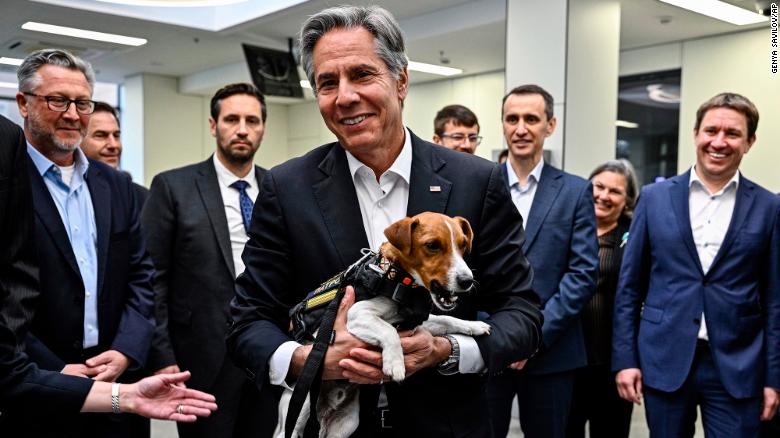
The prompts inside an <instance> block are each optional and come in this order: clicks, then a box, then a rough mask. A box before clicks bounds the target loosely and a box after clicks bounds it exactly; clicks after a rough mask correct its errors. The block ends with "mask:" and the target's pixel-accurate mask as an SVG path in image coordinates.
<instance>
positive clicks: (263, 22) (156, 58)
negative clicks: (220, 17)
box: [0, 0, 760, 82]
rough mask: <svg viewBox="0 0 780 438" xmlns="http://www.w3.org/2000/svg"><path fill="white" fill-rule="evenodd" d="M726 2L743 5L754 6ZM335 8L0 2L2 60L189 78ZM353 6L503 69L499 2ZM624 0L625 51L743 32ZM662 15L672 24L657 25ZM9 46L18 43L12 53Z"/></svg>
mask: <svg viewBox="0 0 780 438" xmlns="http://www.w3.org/2000/svg"><path fill="white" fill-rule="evenodd" d="M44 1H49V0H44ZM80 1H81V2H82V3H83V2H84V0H80ZM569 1H579V0H569ZM729 1H730V2H731V3H735V4H738V5H743V6H748V5H750V4H752V2H753V0H729ZM60 3H62V2H60ZM95 3H97V2H95ZM339 3H341V2H334V1H333V0H310V1H305V2H302V3H300V4H298V5H295V6H292V7H289V8H287V9H283V10H280V11H278V12H274V13H272V14H270V15H266V16H263V17H260V18H256V19H252V20H249V21H247V22H245V23H242V24H239V25H236V26H233V27H229V28H227V29H224V30H222V31H219V32H212V31H206V30H200V29H194V28H189V27H183V26H177V25H171V24H163V23H160V22H155V21H145V20H140V19H135V18H125V17H119V16H114V15H108V14H103V13H98V12H94V11H85V10H81V9H74V8H68V7H63V6H55V5H52V4H47V3H40V2H33V1H29V0H0V11H1V12H2V13H0V56H12V57H24V56H25V55H26V53H28V52H29V51H31V50H35V49H37V48H43V47H64V48H68V49H71V50H73V51H75V52H77V53H79V54H80V55H82V56H83V57H84V58H86V59H88V60H89V61H91V62H92V63H93V65H94V66H95V68H96V70H97V72H98V79H99V80H102V81H112V82H121V81H122V80H123V78H125V77H127V76H132V75H137V74H141V73H153V74H162V75H171V76H187V75H193V74H196V73H199V72H203V71H206V70H210V69H214V68H216V67H219V66H223V65H227V64H237V63H242V62H243V60H244V55H243V52H242V49H241V43H249V44H254V45H260V46H266V47H272V48H277V49H282V50H286V49H287V39H288V38H292V37H294V36H295V33H296V32H297V31H298V28H299V26H300V25H301V23H302V22H303V21H304V20H305V19H306V17H307V16H309V15H311V14H312V13H315V12H317V11H319V10H320V9H322V8H324V7H327V6H330V5H333V4H339ZM353 3H356V4H377V3H378V4H380V5H382V6H383V7H385V8H387V9H388V10H390V11H391V12H392V13H393V14H394V15H395V17H396V18H397V19H398V20H399V22H400V23H401V27H402V28H403V29H404V32H405V33H406V36H407V52H408V54H409V57H410V58H411V59H413V60H415V61H422V62H429V63H439V58H440V51H442V50H443V51H444V54H445V56H446V57H447V58H449V59H450V64H449V65H450V66H453V67H458V68H462V69H463V70H464V74H476V73H482V72H487V71H496V70H502V69H503V68H504V34H505V27H506V22H505V17H504V15H505V10H506V4H505V0H424V1H409V0H378V1H376V0H375V1H355V2H353ZM620 3H621V10H622V23H621V48H622V49H629V48H636V47H644V46H650V45H655V44H659V43H665V42H672V41H680V40H685V39H691V38H698V37H703V36H708V35H714V34H721V33H728V32H737V31H741V30H744V29H745V27H739V26H734V25H730V24H728V23H723V22H719V21H717V20H714V19H710V18H707V17H704V16H701V15H698V14H695V13H691V12H688V11H685V10H682V9H679V8H676V7H673V6H669V5H667V4H664V3H661V2H659V1H657V0H620ZM233 7H240V6H233ZM165 9H168V8H162V9H161V11H160V14H165V13H166V11H165ZM661 17H665V19H664V20H663V21H667V20H669V22H668V23H667V24H662V23H661V21H662V20H661ZM26 21H39V22H44V23H50V24H57V25H63V26H71V27H79V28H85V29H89V30H95V31H101V32H110V33H118V34H122V35H127V36H134V37H142V38H146V39H147V40H149V42H148V44H146V45H145V46H141V47H123V46H117V45H113V44H108V43H98V42H92V41H87V40H80V39H76V38H69V37H61V36H54V35H46V34H42V33H37V32H31V31H26V30H22V29H21V28H20V26H21V25H22V24H23V23H24V22H26ZM759 26H760V25H759ZM753 27H755V26H753ZM748 28H750V27H748ZM15 44H18V45H17V46H16V47H14V45H15ZM13 71H14V69H13V68H12V67H8V66H0V73H1V72H5V73H6V76H8V73H11V72H13ZM437 78H438V77H437V76H432V75H428V74H422V73H414V74H413V75H412V78H411V79H412V82H420V81H427V80H433V79H437Z"/></svg>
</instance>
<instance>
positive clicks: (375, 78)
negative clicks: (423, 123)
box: [312, 27, 408, 156]
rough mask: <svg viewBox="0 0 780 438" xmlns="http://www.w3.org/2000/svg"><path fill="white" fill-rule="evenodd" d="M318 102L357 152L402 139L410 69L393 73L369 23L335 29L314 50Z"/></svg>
mask: <svg viewBox="0 0 780 438" xmlns="http://www.w3.org/2000/svg"><path fill="white" fill-rule="evenodd" d="M312 65H313V68H314V80H315V82H316V84H315V87H316V89H317V104H318V105H319V108H320V114H322V118H323V120H324V121H325V124H326V125H327V126H328V129H330V130H331V132H333V134H335V135H336V137H337V138H338V140H339V142H340V143H341V145H342V146H343V147H344V148H345V149H346V150H348V151H349V152H351V153H352V154H353V155H356V156H359V155H361V154H366V153H368V154H370V153H372V152H373V151H375V150H379V149H383V148H384V149H387V148H392V147H396V146H398V145H401V144H403V139H404V129H403V122H402V119H401V106H402V103H403V100H404V98H406V90H407V79H408V77H407V73H406V71H405V70H404V71H403V72H401V74H400V77H399V78H398V79H395V78H394V77H393V75H392V74H391V73H390V71H389V69H388V68H387V65H386V64H385V62H384V61H383V60H382V59H381V58H380V57H379V56H378V55H377V54H376V51H375V48H374V36H373V35H372V34H371V33H370V32H369V31H367V30H366V29H364V28H362V27H360V28H354V29H335V30H331V31H329V32H327V33H325V35H323V36H322V37H321V38H320V39H319V41H317V44H316V45H315V46H314V50H313V52H312Z"/></svg>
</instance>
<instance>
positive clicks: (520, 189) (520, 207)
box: [504, 158, 544, 227]
mask: <svg viewBox="0 0 780 438" xmlns="http://www.w3.org/2000/svg"><path fill="white" fill-rule="evenodd" d="M504 164H505V165H506V175H507V180H508V181H507V183H508V184H509V193H511V194H512V202H513V203H514V204H515V207H517V211H518V212H520V216H522V217H523V226H524V227H525V226H527V225H528V213H529V212H530V211H531V205H532V204H533V203H534V196H535V195H536V187H537V186H538V185H539V179H540V178H541V177H542V167H544V158H542V159H541V160H539V162H538V163H536V166H534V168H533V170H532V171H531V173H530V174H529V175H528V180H527V181H526V184H525V186H522V185H520V180H519V179H517V174H516V173H515V170H514V169H512V166H511V165H510V164H509V160H506V163H504Z"/></svg>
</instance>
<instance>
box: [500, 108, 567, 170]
mask: <svg viewBox="0 0 780 438" xmlns="http://www.w3.org/2000/svg"><path fill="white" fill-rule="evenodd" d="M544 105H545V104H544V98H543V97H542V95H541V94H511V95H509V96H508V97H507V99H506V102H504V108H503V114H502V117H501V118H502V124H503V128H504V137H505V138H506V143H507V145H508V147H509V155H510V156H511V159H513V160H514V161H517V162H519V161H532V162H533V163H534V164H535V163H538V162H539V160H541V159H542V152H543V148H544V140H545V139H546V138H547V137H549V136H551V135H552V133H553V132H555V124H556V119H555V117H553V118H552V119H550V120H547V114H546V113H545V111H544Z"/></svg>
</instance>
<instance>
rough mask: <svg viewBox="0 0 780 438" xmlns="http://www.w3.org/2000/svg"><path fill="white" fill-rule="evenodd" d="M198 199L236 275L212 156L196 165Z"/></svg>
mask: <svg viewBox="0 0 780 438" xmlns="http://www.w3.org/2000/svg"><path fill="white" fill-rule="evenodd" d="M195 184H196V186H197V187H198V193H199V194H200V200H201V201H202V202H203V206H204V207H205V208H206V214H207V215H208V217H209V222H211V230H212V231H213V232H214V237H215V238H216V239H217V244H218V245H219V252H220V253H222V259H223V261H224V262H225V264H226V265H227V268H228V270H229V271H230V275H232V276H233V278H235V277H236V268H235V266H233V252H232V250H231V248H230V231H229V230H228V224H227V217H226V216H225V205H224V202H223V199H222V192H220V190H219V180H217V171H216V169H214V161H213V158H209V159H208V160H206V161H204V162H202V163H201V164H200V165H199V166H198V174H197V176H196V177H195Z"/></svg>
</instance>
